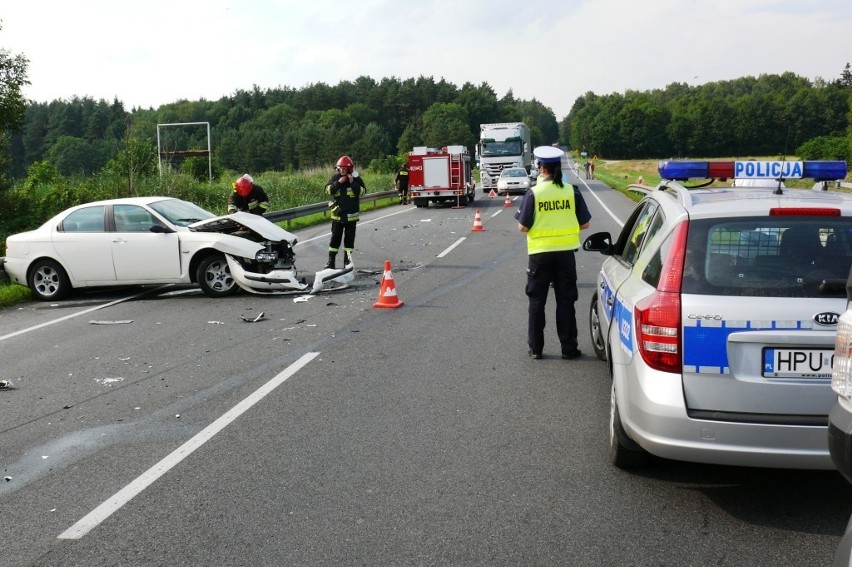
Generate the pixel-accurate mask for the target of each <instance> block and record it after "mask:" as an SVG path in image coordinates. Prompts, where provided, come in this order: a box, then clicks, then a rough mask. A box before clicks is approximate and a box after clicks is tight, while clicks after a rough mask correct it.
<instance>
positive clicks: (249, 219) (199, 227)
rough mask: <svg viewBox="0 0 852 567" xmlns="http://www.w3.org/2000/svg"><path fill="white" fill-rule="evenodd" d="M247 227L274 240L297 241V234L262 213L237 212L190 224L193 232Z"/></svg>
mask: <svg viewBox="0 0 852 567" xmlns="http://www.w3.org/2000/svg"><path fill="white" fill-rule="evenodd" d="M240 229H245V230H250V231H252V232H254V233H255V234H257V235H259V236H261V237H263V238H264V239H266V240H271V241H274V242H280V241H287V242H289V243H290V244H291V245H292V244H295V243H296V236H295V235H294V234H292V233H290V232H287V231H286V230H284V229H283V228H281V227H280V226H278V225H277V224H275V223H273V222H271V221H269V220H267V219H266V218H264V217H262V216H260V215H254V214H251V213H243V212H237V213H232V214H230V215H224V216H221V217H216V218H212V219H207V220H203V221H198V222H196V223H193V224H191V225H189V230H191V231H193V232H221V233H223V234H232V233H234V232H235V231H237V230H240Z"/></svg>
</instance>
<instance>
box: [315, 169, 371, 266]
mask: <svg viewBox="0 0 852 567" xmlns="http://www.w3.org/2000/svg"><path fill="white" fill-rule="evenodd" d="M325 192H326V193H328V194H329V195H330V196H331V198H332V199H333V201H332V202H331V241H330V242H329V244H328V264H326V266H325V267H326V268H334V262H335V258H336V257H337V253H338V252H339V251H340V241H341V240H342V241H343V267H344V268H345V267H346V266H348V265H349V264H351V263H352V251H353V250H354V249H355V223H357V222H358V217H359V214H360V211H361V195H363V194H364V193H366V192H367V187H366V186H365V185H364V181H363V180H362V179H361V177H360V176H359V175H358V172H357V171H355V163H354V162H353V161H352V159H351V158H350V157H349V156H343V157H341V158H340V159H339V160H337V173H335V174H334V175H333V176H332V177H331V179H330V180H329V181H328V184H327V185H326V186H325Z"/></svg>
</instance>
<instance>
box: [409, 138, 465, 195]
mask: <svg viewBox="0 0 852 567" xmlns="http://www.w3.org/2000/svg"><path fill="white" fill-rule="evenodd" d="M475 193H476V184H475V183H474V182H473V179H472V177H471V174H470V154H469V153H468V151H467V148H466V147H464V146H446V147H443V148H440V149H438V148H427V147H416V148H414V150H413V151H411V152H409V153H408V196H409V198H410V199H412V200H413V202H414V204H415V206H417V207H428V206H429V201H432V202H434V203H450V204H453V205H456V206H459V207H464V206H466V205H467V204H468V203H472V202H473V198H474V195H475Z"/></svg>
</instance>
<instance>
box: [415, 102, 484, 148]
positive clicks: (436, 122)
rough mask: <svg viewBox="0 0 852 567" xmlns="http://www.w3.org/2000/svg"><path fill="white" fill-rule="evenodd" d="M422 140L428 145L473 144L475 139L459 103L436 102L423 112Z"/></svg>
mask: <svg viewBox="0 0 852 567" xmlns="http://www.w3.org/2000/svg"><path fill="white" fill-rule="evenodd" d="M423 142H424V143H425V144H426V145H427V146H429V147H435V148H440V147H443V146H448V145H465V146H473V144H474V143H475V139H474V137H473V134H472V133H471V130H470V126H469V125H468V119H467V114H466V113H465V111H464V108H462V106H461V105H460V104H456V103H440V102H436V103H435V104H433V105H432V106H430V107H429V109H428V110H427V111H426V112H424V113H423Z"/></svg>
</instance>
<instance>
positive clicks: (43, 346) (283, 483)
mask: <svg viewBox="0 0 852 567" xmlns="http://www.w3.org/2000/svg"><path fill="white" fill-rule="evenodd" d="M582 190H583V192H584V195H585V196H586V200H587V202H588V203H589V205H590V208H591V210H592V214H593V220H592V228H591V229H590V230H589V231H586V233H585V235H587V234H589V233H591V232H594V231H599V230H609V231H611V232H613V233H617V232H618V230H619V222H621V221H623V220H624V219H625V218H626V217H627V215H628V213H629V211H630V210H631V209H632V203H631V202H629V201H628V200H627V199H625V198H624V197H623V196H621V195H619V194H617V193H615V192H613V191H611V190H609V189H608V188H607V187H605V186H604V185H603V184H601V183H599V182H592V181H590V182H587V183H583V189H582ZM518 202H519V201H515V203H514V205H515V206H516V205H517V204H518ZM503 204H504V203H503V199H502V198H495V199H488V198H487V197H485V198H480V200H479V201H477V202H475V203H474V205H473V206H472V207H468V208H466V209H452V208H434V207H430V208H429V209H417V208H415V207H412V206H408V207H403V206H400V207H392V208H390V209H384V210H381V211H376V212H372V213H368V214H367V215H365V218H364V220H363V221H362V223H361V224H360V225H359V228H358V237H357V246H358V249H357V251H356V255H355V262H356V267H357V269H358V277H357V278H356V280H355V282H354V283H353V285H352V286H351V287H350V288H349V289H346V290H343V291H338V292H335V293H332V294H319V295H317V296H315V297H312V298H309V299H307V300H306V301H299V302H297V301H294V300H295V299H296V298H297V296H279V297H257V296H253V295H248V294H242V295H238V296H235V297H231V298H227V299H219V300H217V299H210V298H207V297H204V296H203V295H201V294H200V292H198V291H197V290H196V289H194V288H177V287H173V286H171V287H165V288H159V289H142V288H133V289H123V290H116V291H111V292H109V293H104V292H100V293H87V294H82V295H78V296H76V297H75V298H74V299H72V300H70V301H66V302H62V303H59V304H46V303H28V304H25V305H22V306H19V307H15V308H10V309H4V310H0V380H4V379H5V380H10V381H11V383H12V387H10V388H5V389H2V390H0V468H2V471H3V474H2V476H3V477H6V478H7V479H8V480H4V481H2V482H0V538H2V539H0V541H2V544H0V565H3V566H6V565H9V566H21V565H33V566H36V565H37V566H43V565H49V566H72V565H79V566H87V567H88V566H99V565H104V566H107V565H108V566H115V565H146V566H147V565H250V566H259V565H311V566H313V565H649V566H650V565H655V566H659V565H672V566H683V565H702V566H703V565H748V566H760V565H767V566H769V565H771V566H773V567H774V566H778V565H807V566H812V565H829V564H830V563H831V560H832V557H833V554H834V549H835V548H836V546H837V544H838V543H839V541H840V536H841V534H842V532H843V529H844V527H845V524H846V522H847V520H848V518H849V514H850V512H852V489H850V487H849V486H848V485H847V484H846V483H845V481H843V479H842V478H841V477H840V475H838V474H837V473H835V472H814V471H783V470H782V471H779V470H768V469H741V468H733V467H711V466H703V465H694V464H686V463H676V462H664V461H657V462H655V463H653V465H652V466H650V467H649V468H647V469H643V470H642V471H640V472H625V471H622V470H619V469H617V468H615V467H613V466H612V465H610V464H609V461H608V456H607V427H608V425H607V419H608V408H609V379H608V377H607V373H606V367H605V364H604V363H603V362H600V361H598V360H597V359H596V358H595V357H594V354H593V353H592V350H591V345H590V343H589V339H588V322H587V312H588V306H589V301H590V297H591V294H592V292H593V287H594V276H595V272H596V270H597V268H598V267H599V266H600V262H601V260H602V257H600V256H599V255H597V254H587V253H583V252H580V253H579V254H578V265H579V272H580V281H579V288H580V299H579V301H578V303H577V312H578V320H579V323H580V336H581V341H580V348H581V349H582V350H583V352H584V356H583V357H582V358H581V359H580V360H577V361H564V360H561V359H560V358H559V356H558V355H559V348H558V341H557V339H556V334H555V326H554V325H553V323H552V319H551V323H550V324H549V326H548V328H547V330H546V345H545V351H544V352H545V359H544V360H532V359H529V358H528V357H527V355H526V345H525V337H526V327H525V321H526V297H525V296H524V295H523V285H524V278H525V275H524V270H525V268H526V249H525V241H524V237H523V235H521V234H520V233H518V232H517V228H516V223H515V221H514V220H513V218H512V213H513V212H514V210H515V207H514V206H513V207H504V206H503ZM477 208H479V209H480V210H481V213H482V221H483V225H484V227H485V231H483V232H472V231H471V228H472V223H473V216H474V211H475V209H477ZM298 236H299V239H300V243H299V245H298V246H297V248H296V253H297V258H298V261H297V264H298V267H299V268H300V270H302V271H304V272H305V273H306V274H309V273H311V272H313V271H314V270H317V269H319V268H320V267H321V266H322V264H323V263H324V260H325V256H326V253H325V250H326V247H327V241H328V237H327V227H317V228H314V229H310V230H306V231H303V232H300V233H299V234H298ZM386 260H389V261H391V264H392V273H393V277H394V283H395V284H396V288H397V291H398V294H399V297H400V299H401V300H402V301H404V303H405V305H404V306H403V307H401V308H399V309H376V308H373V303H374V302H376V300H377V299H378V293H379V282H380V280H381V276H382V268H383V265H384V262H385V261H386ZM552 311H553V309H552V306H550V309H549V316H550V317H552ZM261 312H262V313H263V314H264V317H263V319H262V320H260V321H258V322H256V323H247V322H244V321H243V320H242V318H241V316H243V317H245V318H248V319H252V318H254V317H257V316H258V315H259V314H260V313H261ZM294 365H295V366H294Z"/></svg>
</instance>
